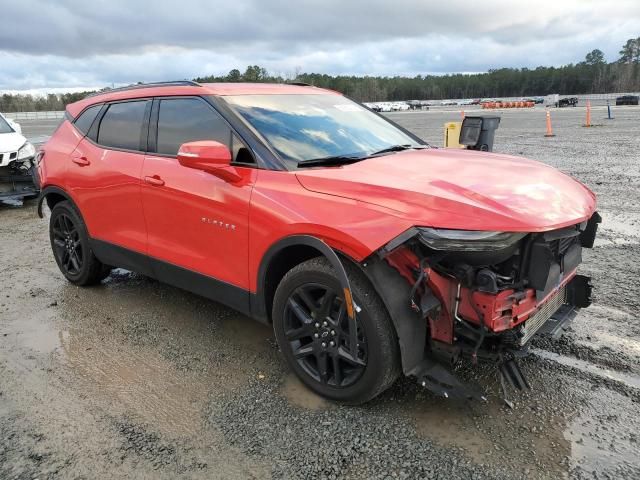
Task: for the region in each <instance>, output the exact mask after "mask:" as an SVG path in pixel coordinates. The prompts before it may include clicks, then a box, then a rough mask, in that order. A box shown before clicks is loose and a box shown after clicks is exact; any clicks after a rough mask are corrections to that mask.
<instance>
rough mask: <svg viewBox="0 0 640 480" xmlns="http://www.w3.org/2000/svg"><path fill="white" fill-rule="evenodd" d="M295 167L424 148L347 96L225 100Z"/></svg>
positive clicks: (225, 98)
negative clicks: (403, 148) (395, 149)
mask: <svg viewBox="0 0 640 480" xmlns="http://www.w3.org/2000/svg"><path fill="white" fill-rule="evenodd" d="M223 98H224V100H225V101H227V102H228V103H229V104H230V105H231V106H232V107H233V108H234V109H235V110H236V111H237V112H238V113H239V114H240V115H241V116H242V117H244V118H245V119H246V120H247V121H248V122H249V123H250V124H251V125H252V126H253V127H254V128H255V129H256V130H258V132H260V133H261V134H262V136H263V137H264V138H265V139H266V140H267V142H269V143H270V144H271V146H272V147H273V148H274V149H275V150H276V151H277V152H278V154H279V155H280V157H281V158H282V159H283V160H288V161H291V162H292V163H293V164H294V166H295V165H297V164H298V162H300V161H305V160H312V159H319V158H325V157H334V156H357V157H362V156H367V155H369V154H372V153H374V152H377V151H379V150H382V149H384V148H388V147H391V146H394V145H407V146H418V145H420V144H419V143H418V142H417V141H416V140H414V139H413V138H412V137H410V136H409V135H407V134H406V133H404V132H403V131H402V130H400V129H398V128H397V127H395V126H393V125H392V124H390V123H389V122H387V121H385V120H384V119H382V118H380V117H379V116H378V115H376V114H374V113H372V112H370V111H369V110H367V109H366V108H363V107H361V106H360V105H358V104H357V103H355V102H352V101H351V100H349V99H347V98H345V97H343V96H342V95H331V94H321V95H308V94H307V95H238V96H228V97H223Z"/></svg>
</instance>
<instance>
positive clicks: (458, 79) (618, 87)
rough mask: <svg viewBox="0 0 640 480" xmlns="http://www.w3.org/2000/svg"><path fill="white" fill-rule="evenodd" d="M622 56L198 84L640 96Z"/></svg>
mask: <svg viewBox="0 0 640 480" xmlns="http://www.w3.org/2000/svg"><path fill="white" fill-rule="evenodd" d="M619 54H620V57H619V58H618V59H617V60H616V61H613V62H610V63H607V61H606V60H605V57H604V54H603V53H602V51H601V50H598V49H596V50H593V51H591V52H589V53H588V54H587V55H586V56H585V59H584V60H583V61H581V62H578V63H576V64H569V65H564V66H561V67H537V68H533V69H529V68H500V69H495V70H489V71H488V72H486V73H475V74H447V75H416V76H415V77H400V76H396V77H380V76H364V77H362V76H355V75H327V74H322V73H303V72H295V73H292V74H289V75H282V74H274V73H270V72H268V71H267V70H266V69H265V68H263V67H260V66H259V65H250V66H248V67H247V68H246V69H245V71H244V72H241V71H240V70H238V69H233V70H231V71H230V72H229V73H228V74H226V75H208V76H203V77H198V78H195V79H194V80H195V81H197V82H203V83H206V82H270V83H283V82H291V81H295V82H302V83H308V84H310V85H315V86H317V87H322V88H329V89H332V90H337V91H339V92H341V93H343V94H345V95H347V96H349V97H352V98H354V99H356V100H359V101H362V102H376V101H385V100H388V101H394V100H440V99H448V98H501V97H530V96H542V95H546V94H549V93H560V94H564V95H579V94H589V93H609V92H638V91H640V37H638V38H631V39H629V40H627V42H626V43H625V44H624V45H623V47H622V49H621V50H620V52H619ZM104 90H108V88H105V89H104ZM88 93H93V92H81V93H65V94H61V95H55V94H49V95H47V96H45V97H40V96H33V95H11V94H4V95H2V96H1V97H0V112H18V111H45V110H63V109H64V107H65V106H66V105H67V104H68V103H71V102H75V101H77V100H80V99H81V98H84V97H85V96H86V95H87V94H88Z"/></svg>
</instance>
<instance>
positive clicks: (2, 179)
mask: <svg viewBox="0 0 640 480" xmlns="http://www.w3.org/2000/svg"><path fill="white" fill-rule="evenodd" d="M39 193H40V189H39V188H38V186H37V185H36V183H35V182H34V179H33V176H32V174H31V172H28V173H25V174H18V173H17V172H16V171H15V170H13V169H11V168H10V167H2V168H0V202H8V203H13V202H16V201H21V200H22V199H24V198H25V197H37V196H38V194H39Z"/></svg>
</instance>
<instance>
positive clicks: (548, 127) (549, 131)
mask: <svg viewBox="0 0 640 480" xmlns="http://www.w3.org/2000/svg"><path fill="white" fill-rule="evenodd" d="M544 136H545V137H555V135H554V134H553V129H552V128H551V112H550V111H549V110H548V109H547V133H545V135H544Z"/></svg>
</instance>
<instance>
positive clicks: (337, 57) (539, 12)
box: [0, 0, 640, 90]
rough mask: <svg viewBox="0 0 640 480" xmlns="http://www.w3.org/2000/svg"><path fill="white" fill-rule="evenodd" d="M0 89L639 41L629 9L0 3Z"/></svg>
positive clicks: (625, 3) (484, 60)
mask: <svg viewBox="0 0 640 480" xmlns="http://www.w3.org/2000/svg"><path fill="white" fill-rule="evenodd" d="M0 18H1V21H0V90H21V89H52V88H56V87H64V88H68V87H101V86H105V85H111V84H116V85H118V84H128V83H132V82H137V81H158V80H167V79H184V78H193V77H195V76H199V75H207V74H223V73H227V72H228V71H229V70H230V69H232V68H238V69H240V70H241V71H244V69H245V67H246V66H247V65H249V64H251V65H253V64H257V65H260V66H263V67H265V68H267V70H269V71H270V72H273V73H280V74H282V75H292V74H293V72H295V71H296V70H300V71H303V72H319V73H329V74H341V73H345V74H357V75H390V76H393V75H417V74H428V73H437V74H441V73H450V72H481V71H486V70H488V69H490V68H498V67H523V66H525V67H535V66H538V65H556V66H559V65H563V64H567V63H575V62H578V61H581V60H582V59H584V56H585V54H586V53H587V52H588V51H591V50H592V49H594V48H600V49H601V50H602V51H603V52H604V53H605V57H606V59H607V61H612V60H615V59H617V57H618V51H619V50H620V47H621V46H622V44H623V43H624V42H625V41H626V40H627V39H628V38H631V37H633V38H635V37H638V36H640V0H617V1H616V2H611V1H590V0H549V1H548V0H536V1H516V0H484V1H482V2H479V1H471V0H467V1H458V0H446V1H437V2H435V1H433V2H432V1H428V0H386V1H378V0H366V1H365V0H358V1H350V0H322V1H315V0H262V1H261V0H223V1H218V0H153V1H151V0H148V1H135V0H129V1H125V0H122V1H121V0H109V1H102V0H93V1H88V0H2V2H1V4H0Z"/></svg>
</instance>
